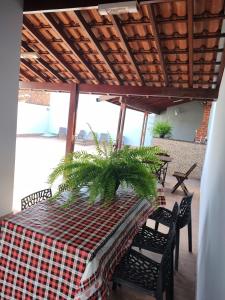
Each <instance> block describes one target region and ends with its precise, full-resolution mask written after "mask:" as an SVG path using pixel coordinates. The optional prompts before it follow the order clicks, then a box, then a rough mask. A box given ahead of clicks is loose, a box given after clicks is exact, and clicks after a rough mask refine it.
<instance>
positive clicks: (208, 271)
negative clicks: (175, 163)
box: [197, 74, 225, 300]
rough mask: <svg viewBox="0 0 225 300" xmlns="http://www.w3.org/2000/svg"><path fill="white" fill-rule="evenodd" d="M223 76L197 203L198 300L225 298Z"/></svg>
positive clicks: (224, 95)
mask: <svg viewBox="0 0 225 300" xmlns="http://www.w3.org/2000/svg"><path fill="white" fill-rule="evenodd" d="M224 101H225V74H224V75H223V79H222V82H221V85H220V92H219V98H218V102H217V104H216V105H214V107H213V110H212V118H211V126H210V131H209V139H208V146H207V151H206V157H205V165H204V168H203V176H202V184H201V201H200V228H199V251H198V276H197V300H212V299H216V300H224V299H225V281H224V280H225V134H224V128H225V118H224V116H225V105H224V103H225V102H224Z"/></svg>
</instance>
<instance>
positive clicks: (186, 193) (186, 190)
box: [180, 182, 189, 196]
mask: <svg viewBox="0 0 225 300" xmlns="http://www.w3.org/2000/svg"><path fill="white" fill-rule="evenodd" d="M180 186H181V188H182V190H183V192H184V194H185V195H186V196H187V195H188V194H189V191H188V189H187V187H186V185H185V184H184V183H183V182H182V183H181V185H180Z"/></svg>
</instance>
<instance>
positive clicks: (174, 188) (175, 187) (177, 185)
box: [171, 177, 182, 193]
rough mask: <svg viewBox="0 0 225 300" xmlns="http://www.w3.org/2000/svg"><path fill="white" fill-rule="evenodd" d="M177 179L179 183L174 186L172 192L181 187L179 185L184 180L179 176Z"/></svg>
mask: <svg viewBox="0 0 225 300" xmlns="http://www.w3.org/2000/svg"><path fill="white" fill-rule="evenodd" d="M176 179H177V183H176V184H175V186H174V187H173V189H172V191H171V193H174V192H175V191H176V190H177V189H178V188H179V186H180V185H181V184H182V181H181V180H180V179H179V178H177V177H176Z"/></svg>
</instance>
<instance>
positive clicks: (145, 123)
mask: <svg viewBox="0 0 225 300" xmlns="http://www.w3.org/2000/svg"><path fill="white" fill-rule="evenodd" d="M147 123H148V112H144V117H143V124H142V130H141V140H140V146H144V144H145V135H146V129H147Z"/></svg>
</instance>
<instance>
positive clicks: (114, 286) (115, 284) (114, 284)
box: [112, 281, 117, 291]
mask: <svg viewBox="0 0 225 300" xmlns="http://www.w3.org/2000/svg"><path fill="white" fill-rule="evenodd" d="M116 288H117V283H116V282H115V281H113V284H112V290H113V291H115V290H116Z"/></svg>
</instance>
